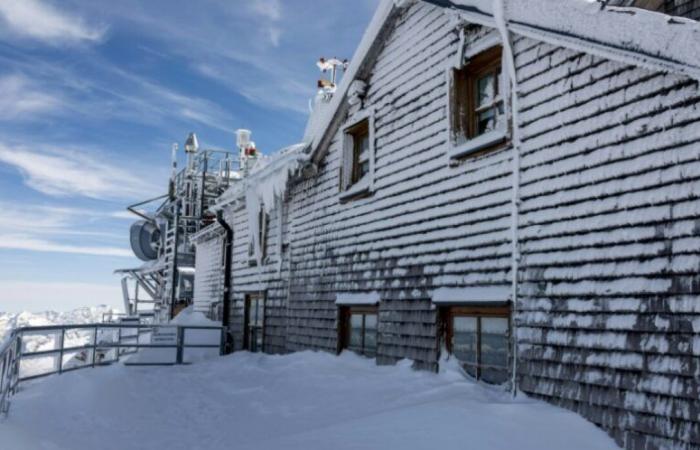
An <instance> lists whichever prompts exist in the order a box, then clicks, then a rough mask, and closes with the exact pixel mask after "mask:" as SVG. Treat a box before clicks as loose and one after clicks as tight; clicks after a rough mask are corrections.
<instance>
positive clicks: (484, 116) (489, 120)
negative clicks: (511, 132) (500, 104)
mask: <svg viewBox="0 0 700 450" xmlns="http://www.w3.org/2000/svg"><path fill="white" fill-rule="evenodd" d="M496 110H497V108H495V107H494V108H490V109H487V110H486V111H482V112H480V113H479V114H478V116H477V117H478V123H477V134H479V135H481V134H484V133H487V132H489V131H491V130H493V129H494V128H496V115H497V114H496Z"/></svg>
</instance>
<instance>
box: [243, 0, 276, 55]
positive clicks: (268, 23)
mask: <svg viewBox="0 0 700 450" xmlns="http://www.w3.org/2000/svg"><path fill="white" fill-rule="evenodd" d="M249 5H250V8H251V10H252V12H253V13H254V14H255V15H256V16H258V17H259V18H260V19H261V23H260V25H259V26H260V28H261V29H262V30H264V32H265V34H266V35H267V38H268V39H269V40H270V43H271V44H272V45H273V46H274V47H279V45H280V38H281V37H282V29H281V28H280V25H279V22H280V21H281V19H282V4H281V3H280V2H279V0H254V1H253V2H250V3H249Z"/></svg>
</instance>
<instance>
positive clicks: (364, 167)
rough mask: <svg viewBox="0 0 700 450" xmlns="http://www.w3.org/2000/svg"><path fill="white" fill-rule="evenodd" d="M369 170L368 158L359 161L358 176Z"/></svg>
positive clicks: (365, 173) (362, 175)
mask: <svg viewBox="0 0 700 450" xmlns="http://www.w3.org/2000/svg"><path fill="white" fill-rule="evenodd" d="M368 172H369V160H367V161H363V162H361V163H360V178H362V177H364V176H365V175H367V173H368Z"/></svg>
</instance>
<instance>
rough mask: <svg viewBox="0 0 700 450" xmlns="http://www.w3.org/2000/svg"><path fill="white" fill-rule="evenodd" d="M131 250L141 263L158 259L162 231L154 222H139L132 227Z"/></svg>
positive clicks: (130, 232)
mask: <svg viewBox="0 0 700 450" xmlns="http://www.w3.org/2000/svg"><path fill="white" fill-rule="evenodd" d="M129 234H130V238H131V239H130V240H131V250H133V252H134V255H136V257H137V258H138V259H140V260H141V261H151V260H154V259H158V246H159V244H160V230H159V229H158V227H157V226H156V225H155V224H154V223H153V222H148V221H145V220H139V221H138V222H135V223H134V224H133V225H131V230H130V231H129Z"/></svg>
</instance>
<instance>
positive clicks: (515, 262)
mask: <svg viewBox="0 0 700 450" xmlns="http://www.w3.org/2000/svg"><path fill="white" fill-rule="evenodd" d="M506 1H507V0H494V8H493V13H494V14H493V16H494V19H495V20H496V27H497V28H498V31H499V33H500V34H501V40H502V41H503V56H504V61H505V63H506V64H507V65H508V67H507V73H508V78H509V80H510V85H511V89H510V95H511V119H512V120H511V123H512V124H513V125H512V126H513V161H512V163H513V168H512V171H513V191H512V192H513V197H512V200H511V218H512V221H511V244H512V247H511V269H510V270H511V288H512V292H511V298H512V301H513V317H515V316H516V314H517V312H518V272H519V270H520V241H519V235H518V229H519V228H518V225H519V217H520V147H521V136H520V127H519V125H518V124H519V101H518V90H519V86H518V77H517V73H516V69H515V55H514V54H513V46H512V43H511V39H510V32H509V31H508V21H507V20H506V7H505V2H506ZM512 320H513V323H512V330H513V332H512V334H513V344H512V345H513V348H512V355H513V368H512V379H511V388H512V390H513V395H514V396H515V395H516V394H517V392H518V385H517V382H518V376H517V372H518V328H517V326H516V325H515V319H514V318H513V319H512Z"/></svg>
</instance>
